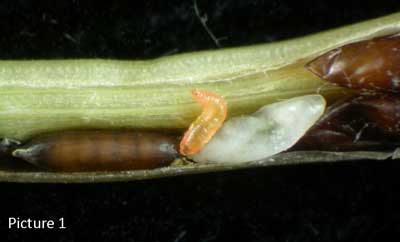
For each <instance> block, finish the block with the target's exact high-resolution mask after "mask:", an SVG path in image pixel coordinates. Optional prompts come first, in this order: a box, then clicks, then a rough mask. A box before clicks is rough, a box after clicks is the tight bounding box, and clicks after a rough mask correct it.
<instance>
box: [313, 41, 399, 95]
mask: <svg viewBox="0 0 400 242" xmlns="http://www.w3.org/2000/svg"><path fill="white" fill-rule="evenodd" d="M399 66H400V35H399V34H397V35H392V36H385V37H379V38H373V39H370V40H364V41H360V42H356V43H351V44H348V45H344V46H342V47H340V48H337V49H334V50H331V51H329V52H327V53H325V54H323V55H321V56H319V57H317V58H316V59H314V60H312V61H311V62H309V63H308V64H307V65H306V67H307V68H308V69H309V70H310V71H311V72H313V73H314V74H316V75H317V76H319V77H321V78H322V79H324V80H327V81H329V82H332V83H335V84H337V85H339V86H343V87H348V88H352V89H364V90H378V91H391V92H400V68H399Z"/></svg>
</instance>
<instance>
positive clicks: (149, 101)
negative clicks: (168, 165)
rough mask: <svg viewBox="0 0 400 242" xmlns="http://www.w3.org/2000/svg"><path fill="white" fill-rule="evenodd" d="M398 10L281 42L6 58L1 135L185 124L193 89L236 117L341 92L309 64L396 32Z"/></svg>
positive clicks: (0, 77)
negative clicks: (115, 55) (111, 55)
mask: <svg viewBox="0 0 400 242" xmlns="http://www.w3.org/2000/svg"><path fill="white" fill-rule="evenodd" d="M399 28H400V14H393V15H389V16H386V17H383V18H379V19H375V20H370V21H366V22H363V23H359V24H355V25H350V26H347V27H342V28H338V29H336V30H330V31H327V32H323V33H319V34H315V35H311V36H306V37H302V38H297V39H292V40H287V41H282V42H278V43H270V44H262V45H255V46H249V47H240V48H231V49H224V50H216V51H202V52H195V53H187V54H181V55H175V56H170V57H163V58H159V59H154V60H146V61H118V60H97V59H95V60H89V59H87V60H35V61H0V136H2V137H9V138H15V139H26V138H28V137H30V136H32V135H35V134H37V133H41V132H47V131H52V130H59V129H70V128H118V127H128V128H185V127H187V125H188V124H189V123H190V122H191V121H192V120H193V119H194V117H195V116H196V115H197V114H198V112H199V111H200V110H199V107H198V106H197V105H196V104H195V103H194V101H193V100H192V99H191V97H190V95H189V91H190V90H191V89H193V88H201V89H207V90H210V91H214V92H216V93H218V94H220V95H222V96H223V97H225V98H226V99H227V101H228V105H229V112H230V114H231V115H238V114H243V113H249V112H252V111H254V110H255V109H257V108H258V107H260V106H262V105H265V104H266V103H270V102H274V101H276V100H280V99H283V98H288V97H292V96H298V95H303V94H310V93H315V92H317V91H318V90H320V89H319V88H320V87H321V86H323V88H321V90H322V91H323V92H322V93H323V94H325V95H327V96H329V95H341V94H342V89H339V88H336V87H332V86H325V84H324V82H322V81H320V80H319V79H318V78H316V77H315V76H313V75H312V74H310V73H309V72H308V71H306V70H305V69H304V68H303V65H304V63H306V62H307V61H309V60H310V59H311V58H313V57H315V56H316V55H318V54H321V53H323V52H325V51H327V50H329V49H332V48H335V47H338V46H341V45H343V44H346V43H349V42H354V41H356V40H360V39H366V38H371V37H372V36H376V35H383V34H389V33H393V32H396V31H397V30H398V29H399Z"/></svg>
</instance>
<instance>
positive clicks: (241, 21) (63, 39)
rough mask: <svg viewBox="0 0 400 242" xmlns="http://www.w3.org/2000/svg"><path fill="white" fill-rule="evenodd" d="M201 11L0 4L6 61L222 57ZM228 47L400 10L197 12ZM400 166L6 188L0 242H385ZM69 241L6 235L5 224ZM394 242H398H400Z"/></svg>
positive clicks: (250, 5) (216, 4)
mask: <svg viewBox="0 0 400 242" xmlns="http://www.w3.org/2000/svg"><path fill="white" fill-rule="evenodd" d="M193 6H194V5H193V1H191V0H190V1H178V0H175V1H163V0H158V1H156V0H148V1H104V2H102V1H78V0H76V1H27V0H18V1H12V0H9V1H0V58H1V59H38V58H42V59H43V58H53V59H54V58H94V57H97V58H120V59H142V58H151V57H157V56H162V55H168V54H172V53H180V52H186V51H195V50H201V49H215V48H217V46H216V44H215V43H214V42H213V41H212V39H211V38H210V36H209V35H208V34H207V32H206V31H205V29H204V28H203V26H202V25H201V24H200V21H199V18H198V17H197V16H196V14H195V11H194V8H193ZM198 8H199V10H200V14H201V15H202V16H203V17H204V15H205V14H206V15H207V17H208V21H207V24H208V27H209V28H210V30H211V31H212V32H213V33H214V34H215V36H216V37H217V38H220V43H221V45H222V46H223V47H232V46H240V45H248V44H255V43H263V42H269V41H275V40H280V39H285V38H291V37H295V36H300V35H304V34H309V33H313V32H317V31H321V30H325V29H329V28H332V27H335V26H340V25H344V24H349V23H353V22H357V21H359V20H364V19H369V18H373V17H378V16H382V15H385V14H388V13H393V12H396V11H399V10H400V3H398V1H396V0H393V1H356V0H348V1H346V2H345V3H338V2H337V1H305V2H300V1H298V2H296V3H292V2H291V1H277V0H275V1H267V0H249V1H234V0H217V1H200V0H199V1H198ZM399 168H400V165H399V164H398V162H397V161H385V162H375V161H365V162H358V163H354V162H347V163H340V164H316V165H302V166H289V167H272V168H259V169H250V170H242V171H231V172H221V173H216V174H204V175H193V176H185V177H175V178H166V179H159V180H151V181H136V182H126V183H112V184H81V185H76V184H75V185H63V184H58V185H57V184H12V183H9V184H7V183H2V184H0V194H1V196H0V202H1V206H0V232H1V238H0V240H1V241H34V240H35V241H36V240H37V241H39V239H40V241H171V242H177V241H179V242H181V241H221V240H229V241H288V242H291V241H363V242H365V241H387V240H389V239H388V238H389V237H391V236H395V239H396V237H398V235H399V234H400V210H399V206H400V205H399V204H400V199H399V198H400V193H399V191H398V187H399V186H398V185H399V175H398V172H399ZM10 216H13V217H20V218H28V217H29V218H32V219H58V218H60V217H64V218H65V224H66V226H67V227H68V228H67V229H66V230H62V231H60V230H44V231H33V232H32V231H18V230H15V229H13V230H9V229H8V224H7V222H8V217H10ZM396 235H397V236H396Z"/></svg>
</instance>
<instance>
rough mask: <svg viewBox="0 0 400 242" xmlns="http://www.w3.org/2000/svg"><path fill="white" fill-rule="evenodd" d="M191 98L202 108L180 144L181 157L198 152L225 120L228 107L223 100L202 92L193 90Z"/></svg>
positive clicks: (212, 94)
mask: <svg viewBox="0 0 400 242" xmlns="http://www.w3.org/2000/svg"><path fill="white" fill-rule="evenodd" d="M192 97H193V99H194V100H196V101H197V102H198V103H199V104H200V105H201V107H202V108H203V111H202V113H201V114H200V115H199V116H198V117H197V119H196V120H195V121H194V122H193V123H192V124H191V125H190V126H189V128H188V130H187V131H186V132H185V134H184V136H183V138H182V141H181V143H180V153H181V154H182V155H192V154H195V153H197V152H199V151H200V150H201V149H202V148H203V147H204V145H206V144H207V143H208V142H209V141H210V139H211V138H212V137H213V135H214V134H215V133H216V132H217V131H218V129H220V128H221V126H222V124H223V122H224V121H225V119H226V115H227V112H228V106H227V103H226V101H225V99H224V98H222V97H220V96H218V95H216V94H215V93H212V92H208V91H204V90H193V91H192Z"/></svg>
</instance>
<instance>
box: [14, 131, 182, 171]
mask: <svg viewBox="0 0 400 242" xmlns="http://www.w3.org/2000/svg"><path fill="white" fill-rule="evenodd" d="M178 138H179V137H178V136H177V135H175V134H168V133H158V132H152V131H129V130H85V131H83V130H82V131H80V130H77V131H64V132H55V133H49V134H45V135H42V136H39V137H36V138H33V139H32V140H30V141H29V142H28V143H26V144H24V145H22V146H21V147H19V148H17V149H16V150H14V151H13V152H12V155H13V156H14V157H17V158H20V159H23V160H25V161H27V162H29V163H31V164H34V165H36V166H39V167H43V168H47V169H51V170H56V171H110V170H136V169H153V168H158V167H163V166H167V165H169V164H170V163H171V162H172V161H174V159H175V158H177V157H178V156H179V154H178V152H177V151H176V147H177V144H178V142H179V139H178Z"/></svg>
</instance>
